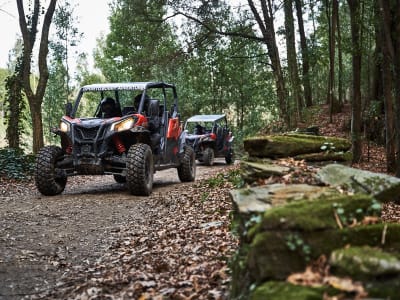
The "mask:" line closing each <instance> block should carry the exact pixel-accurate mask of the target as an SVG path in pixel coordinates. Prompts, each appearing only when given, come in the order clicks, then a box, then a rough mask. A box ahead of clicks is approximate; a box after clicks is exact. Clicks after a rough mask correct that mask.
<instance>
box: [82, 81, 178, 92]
mask: <svg viewBox="0 0 400 300" xmlns="http://www.w3.org/2000/svg"><path fill="white" fill-rule="evenodd" d="M173 87H174V85H172V84H168V83H164V82H121V83H95V84H89V85H85V86H83V87H82V88H81V91H82V92H96V91H97V92H100V91H115V90H145V89H148V88H173Z"/></svg>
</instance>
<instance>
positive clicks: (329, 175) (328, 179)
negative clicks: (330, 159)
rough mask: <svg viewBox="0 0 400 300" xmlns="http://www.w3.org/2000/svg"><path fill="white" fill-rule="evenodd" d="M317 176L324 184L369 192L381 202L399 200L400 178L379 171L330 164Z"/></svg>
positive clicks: (364, 192)
mask: <svg viewBox="0 0 400 300" xmlns="http://www.w3.org/2000/svg"><path fill="white" fill-rule="evenodd" d="M317 177H318V178H319V179H320V180H321V181H322V182H323V183H325V184H327V185H330V186H335V187H339V186H340V187H341V188H342V189H344V190H348V191H351V192H354V193H363V194H371V195H373V196H374V197H375V198H376V199H378V200H380V201H382V202H388V201H400V179H399V178H397V177H393V176H389V175H386V174H381V173H374V172H370V171H364V170H360V169H355V168H350V167H346V166H343V165H339V164H330V165H327V166H325V167H323V168H321V169H320V170H319V171H318V173H317Z"/></svg>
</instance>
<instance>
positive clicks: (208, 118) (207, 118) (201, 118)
mask: <svg viewBox="0 0 400 300" xmlns="http://www.w3.org/2000/svg"><path fill="white" fill-rule="evenodd" d="M223 118H225V115H195V116H193V117H190V118H189V119H187V121H186V122H215V121H218V120H221V119H223Z"/></svg>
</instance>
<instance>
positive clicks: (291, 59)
mask: <svg viewBox="0 0 400 300" xmlns="http://www.w3.org/2000/svg"><path fill="white" fill-rule="evenodd" d="M284 11H285V34H286V51H287V60H288V70H289V78H290V82H291V89H292V93H293V100H294V102H295V104H296V117H297V118H296V121H297V122H301V119H302V117H301V111H302V110H303V107H304V105H303V98H302V96H301V92H300V90H301V86H300V78H299V70H298V67H297V58H296V57H297V55H296V41H295V36H294V21H293V7H292V0H284Z"/></svg>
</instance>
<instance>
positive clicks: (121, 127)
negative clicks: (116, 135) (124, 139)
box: [110, 118, 135, 131]
mask: <svg viewBox="0 0 400 300" xmlns="http://www.w3.org/2000/svg"><path fill="white" fill-rule="evenodd" d="M134 125H135V119H134V118H127V119H125V120H123V121H121V122H117V123H114V124H112V125H111V128H110V129H111V130H112V131H125V130H129V129H131V128H132V127H133V126H134Z"/></svg>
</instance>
